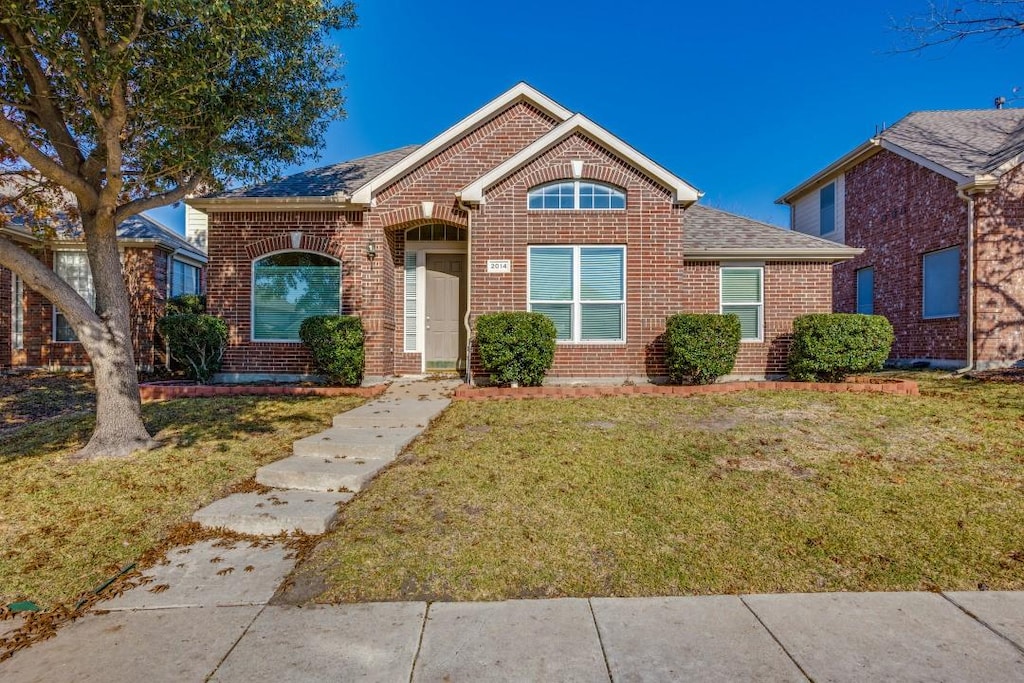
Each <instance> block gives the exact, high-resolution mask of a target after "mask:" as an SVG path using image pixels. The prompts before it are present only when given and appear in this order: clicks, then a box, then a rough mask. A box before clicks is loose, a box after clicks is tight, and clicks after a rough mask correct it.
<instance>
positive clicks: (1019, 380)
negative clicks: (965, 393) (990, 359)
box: [967, 368, 1024, 384]
mask: <svg viewBox="0 0 1024 683" xmlns="http://www.w3.org/2000/svg"><path fill="white" fill-rule="evenodd" d="M967 376H968V377H970V378H971V379H980V380H982V381H984V382H1008V383H1013V384H1024V368H1002V369H1000V370H975V371H974V372H969V373H967Z"/></svg>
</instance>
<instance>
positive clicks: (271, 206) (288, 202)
mask: <svg viewBox="0 0 1024 683" xmlns="http://www.w3.org/2000/svg"><path fill="white" fill-rule="evenodd" d="M185 203H186V204H188V205H189V206H191V207H192V208H193V209H197V210H198V211H202V212H204V213H209V212H210V211H247V210H253V211H273V210H275V209H284V210H291V211H316V210H323V209H338V210H341V211H344V210H353V209H362V208H363V206H364V205H361V204H358V203H356V202H353V201H351V199H350V197H349V196H348V195H345V194H334V195H319V196H309V197H196V198H195V199H186V200H185Z"/></svg>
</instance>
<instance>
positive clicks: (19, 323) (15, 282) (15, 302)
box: [11, 274, 25, 350]
mask: <svg viewBox="0 0 1024 683" xmlns="http://www.w3.org/2000/svg"><path fill="white" fill-rule="evenodd" d="M11 348H12V349H15V350H21V349H23V348H25V286H24V285H23V284H22V282H21V278H20V277H19V276H17V275H14V274H12V275H11Z"/></svg>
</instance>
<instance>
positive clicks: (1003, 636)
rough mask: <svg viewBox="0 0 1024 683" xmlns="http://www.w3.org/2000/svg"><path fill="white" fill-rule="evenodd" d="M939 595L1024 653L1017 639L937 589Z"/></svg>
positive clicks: (1023, 648)
mask: <svg viewBox="0 0 1024 683" xmlns="http://www.w3.org/2000/svg"><path fill="white" fill-rule="evenodd" d="M939 595H941V596H942V597H943V598H945V599H946V601H947V602H949V603H950V604H951V605H953V606H954V607H956V608H957V609H958V610H960V611H961V612H963V613H964V614H966V615H967V616H968V617H970V618H971V619H973V620H974V621H976V622H978V623H979V624H981V625H982V626H984V627H985V628H987V629H988V630H989V631H991V632H992V633H994V634H996V635H997V636H999V637H1000V638H1002V639H1003V640H1005V641H1006V642H1008V643H1009V644H1010V645H1012V646H1013V647H1014V649H1016V650H1017V651H1018V652H1020V653H1021V654H1024V647H1022V646H1021V645H1020V644H1018V643H1017V641H1015V640H1014V639H1013V638H1010V637H1009V636H1007V635H1006V634H1004V633H1002V632H1000V631H999V630H997V629H996V628H995V627H994V626H992V625H991V624H989V623H988V622H987V621H985V620H984V619H982V618H981V617H979V616H978V615H977V614H975V613H974V612H972V611H971V610H969V609H967V608H966V607H964V606H963V605H961V604H960V603H959V602H957V601H956V600H954V599H953V598H951V597H949V596H948V595H946V594H945V593H944V592H942V591H939Z"/></svg>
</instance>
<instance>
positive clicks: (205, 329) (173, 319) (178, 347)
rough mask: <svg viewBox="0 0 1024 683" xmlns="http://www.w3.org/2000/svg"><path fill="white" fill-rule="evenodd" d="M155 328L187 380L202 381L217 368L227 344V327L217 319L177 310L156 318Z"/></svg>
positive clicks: (207, 378)
mask: <svg viewBox="0 0 1024 683" xmlns="http://www.w3.org/2000/svg"><path fill="white" fill-rule="evenodd" d="M157 329H158V330H159V332H160V336H161V337H163V338H164V340H166V341H167V346H168V349H169V350H170V355H171V359H172V360H173V361H175V362H177V363H178V364H180V365H181V366H182V367H183V368H184V370H185V374H186V375H187V376H188V377H189V378H190V379H194V380H196V381H197V382H199V383H201V384H205V383H207V382H209V381H210V378H211V377H213V374H214V373H215V372H217V371H218V370H220V364H221V361H222V360H223V358H224V349H225V348H226V347H227V343H228V326H227V324H226V323H225V322H224V321H223V320H221V319H220V318H218V317H216V316H212V315H206V314H195V313H179V314H176V315H168V316H165V317H163V318H160V320H158V321H157Z"/></svg>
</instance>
